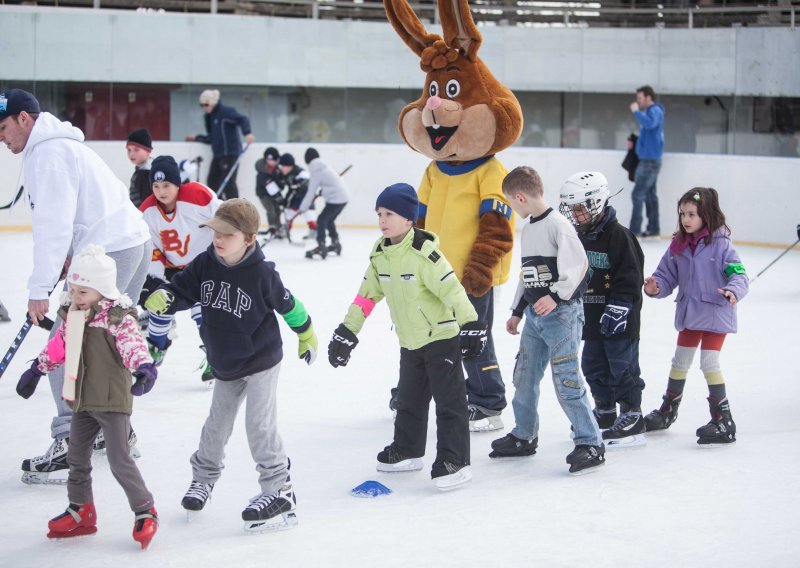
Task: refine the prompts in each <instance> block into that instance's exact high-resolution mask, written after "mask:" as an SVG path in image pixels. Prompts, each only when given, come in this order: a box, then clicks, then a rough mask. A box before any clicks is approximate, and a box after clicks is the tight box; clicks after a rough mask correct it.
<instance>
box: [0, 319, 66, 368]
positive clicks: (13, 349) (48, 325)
mask: <svg viewBox="0 0 800 568" xmlns="http://www.w3.org/2000/svg"><path fill="white" fill-rule="evenodd" d="M32 326H33V322H32V321H31V316H30V315H28V316H27V317H26V318H25V323H24V324H22V327H21V328H20V330H19V333H17V336H16V337H15V338H14V341H12V342H11V346H10V347H9V348H8V351H6V354H5V356H4V357H3V360H2V361H0V378H2V377H3V374H5V372H6V369H8V365H9V363H11V360H12V359H13V358H14V355H16V354H17V350H19V346H20V345H22V342H23V341H24V340H25V337H26V336H27V335H28V332H29V331H30V330H31V327H32ZM40 327H43V328H44V329H46V330H48V331H49V330H50V329H52V328H53V320H51V319H49V318H46V317H45V318H43V319H42V321H41V322H40Z"/></svg>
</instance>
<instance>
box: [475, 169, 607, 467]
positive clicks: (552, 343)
mask: <svg viewBox="0 0 800 568" xmlns="http://www.w3.org/2000/svg"><path fill="white" fill-rule="evenodd" d="M503 193H504V194H505V196H506V197H507V198H508V200H509V201H510V202H511V208H512V209H513V210H514V211H515V212H516V213H517V214H518V215H520V216H521V217H523V218H527V219H528V220H527V223H526V224H525V226H524V227H523V229H522V275H521V278H520V282H519V285H518V286H517V293H516V295H515V296H514V303H513V305H512V310H511V317H510V318H509V319H508V321H507V322H506V331H508V333H510V334H511V335H518V334H519V331H518V328H519V324H520V322H521V321H522V315H523V313H524V314H525V316H526V317H525V326H524V328H523V330H522V338H521V340H520V346H519V353H518V354H517V363H516V365H515V367H514V385H515V386H516V389H517V390H516V392H515V393H514V400H513V402H512V405H513V408H514V418H515V420H516V426H514V429H513V430H512V431H511V433H509V434H507V435H505V436H504V437H502V438H500V439H498V440H495V441H494V442H492V450H493V451H492V453H491V454H489V457H492V458H506V457H521V456H530V455H533V454H535V453H536V447H537V444H538V440H539V438H538V434H539V413H538V411H537V407H538V405H539V385H540V383H541V381H542V377H543V376H544V371H545V369H546V368H547V364H548V363H550V364H551V365H552V369H553V384H554V385H555V389H556V393H557V395H558V402H559V404H560V405H561V408H562V409H563V410H564V414H566V415H567V418H569V421H570V422H571V423H572V429H573V432H574V435H575V438H574V442H575V449H574V450H573V451H572V452H571V453H570V454H569V455H568V456H567V463H568V464H570V468H569V472H570V473H571V474H573V475H577V474H583V473H587V472H590V471H594V470H596V468H597V467H599V466H601V465H603V463H605V457H604V454H605V448H604V446H603V439H602V436H601V435H600V430H599V429H598V427H597V423H596V422H595V420H594V417H593V416H592V407H591V405H590V403H589V396H588V394H587V390H586V384H585V383H584V381H583V377H582V376H581V372H580V369H579V367H578V347H579V345H580V341H581V332H582V330H583V322H584V319H583V304H582V302H581V296H582V294H583V291H584V290H585V288H586V273H587V270H588V268H589V263H588V261H587V259H586V253H585V252H584V250H583V245H581V242H580V240H579V239H578V235H577V233H576V232H575V229H574V228H573V227H572V225H571V224H570V223H569V221H567V220H566V218H564V217H563V216H562V215H560V214H559V213H557V212H555V211H553V208H552V207H550V206H549V205H548V204H547V202H546V201H545V200H544V187H543V185H542V179H541V178H540V177H539V174H538V173H537V172H536V170H534V169H533V168H529V167H527V166H521V167H519V168H515V169H514V170H512V171H511V172H510V173H509V174H508V175H507V176H506V177H505V179H504V180H503Z"/></svg>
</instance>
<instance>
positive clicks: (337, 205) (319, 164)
mask: <svg viewBox="0 0 800 568" xmlns="http://www.w3.org/2000/svg"><path fill="white" fill-rule="evenodd" d="M305 160H306V164H308V173H309V176H310V179H309V181H308V191H307V192H306V196H305V197H304V198H303V201H302V203H300V212H301V213H305V212H307V211H308V210H309V209H310V208H311V206H312V205H313V204H314V199H315V198H316V196H317V193H319V195H320V196H321V197H322V199H323V200H325V208H324V209H323V210H322V213H320V214H319V217H318V218H317V248H315V249H313V250H310V251H308V252H306V258H314V255H317V256H319V257H321V258H322V259H323V260H324V259H325V257H326V256H328V253H329V252H335V253H336V255H337V256H340V255H341V254H342V245H341V244H340V243H339V233H338V232H337V231H336V223H335V221H336V217H338V216H339V214H340V213H341V212H342V210H344V208H345V207H346V206H347V202H348V201H349V199H350V192H349V191H348V190H347V186H345V184H344V182H343V181H342V178H341V177H340V176H339V174H338V173H337V172H336V171H335V170H334V169H333V168H332V167H330V166H329V165H328V164H327V163H325V162H323V161H322V159H321V158H320V157H319V152H317V150H316V149H315V148H308V149H307V150H306V155H305ZM326 232H327V233H328V235H330V237H331V244H330V246H326V245H325V233H326Z"/></svg>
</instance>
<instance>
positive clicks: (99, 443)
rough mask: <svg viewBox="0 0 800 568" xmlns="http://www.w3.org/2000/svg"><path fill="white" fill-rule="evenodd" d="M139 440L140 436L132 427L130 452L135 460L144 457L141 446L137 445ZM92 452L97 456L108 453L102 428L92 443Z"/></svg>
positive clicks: (129, 436) (129, 444) (129, 435)
mask: <svg viewBox="0 0 800 568" xmlns="http://www.w3.org/2000/svg"><path fill="white" fill-rule="evenodd" d="M138 441H139V438H138V437H137V436H136V432H134V431H133V429H131V432H130V434H128V453H129V454H130V456H131V457H132V458H133V459H135V460H137V459H139V458H140V457H142V452H140V451H139V448H137V447H136V443H137V442H138ZM92 454H94V455H96V456H104V455H106V437H105V436H104V435H103V431H102V430H100V433H99V434H98V435H97V438H95V439H94V443H93V444H92Z"/></svg>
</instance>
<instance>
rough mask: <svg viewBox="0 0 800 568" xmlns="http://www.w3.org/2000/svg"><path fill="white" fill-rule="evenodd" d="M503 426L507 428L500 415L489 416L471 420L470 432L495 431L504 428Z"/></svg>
mask: <svg viewBox="0 0 800 568" xmlns="http://www.w3.org/2000/svg"><path fill="white" fill-rule="evenodd" d="M503 428H505V426H504V425H503V419H502V418H501V417H500V416H499V415H498V416H487V417H486V418H481V419H480V420H470V422H469V431H470V432H493V431H495V430H502V429H503Z"/></svg>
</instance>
